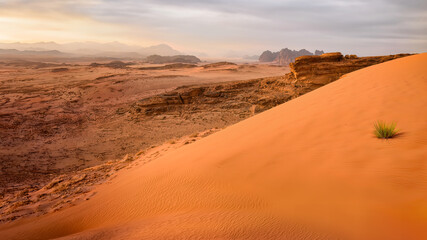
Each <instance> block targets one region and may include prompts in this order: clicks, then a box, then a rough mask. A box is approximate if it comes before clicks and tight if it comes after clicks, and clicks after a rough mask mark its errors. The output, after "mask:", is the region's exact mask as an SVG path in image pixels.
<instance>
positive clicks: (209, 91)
mask: <svg viewBox="0 0 427 240" xmlns="http://www.w3.org/2000/svg"><path fill="white" fill-rule="evenodd" d="M295 95H296V94H295V93H294V92H293V86H291V85H290V84H287V83H286V80H285V78H284V77H270V78H260V79H254V80H247V81H238V82H228V83H216V84H208V85H194V86H184V87H180V88H177V89H176V90H174V91H171V92H168V93H165V94H161V95H157V96H154V97H149V98H146V99H142V100H140V101H138V102H137V103H135V104H134V105H133V106H132V107H131V109H130V112H131V113H133V114H134V115H139V114H142V115H144V116H157V115H162V114H167V115H176V116H180V115H182V114H184V113H185V114H195V113H198V112H202V111H203V112H228V113H234V114H235V115H236V116H240V117H243V118H245V117H249V116H251V115H253V114H255V113H258V112H262V111H264V110H267V109H270V108H272V107H274V106H276V105H278V104H281V103H284V102H286V101H288V100H289V99H291V98H292V96H295Z"/></svg>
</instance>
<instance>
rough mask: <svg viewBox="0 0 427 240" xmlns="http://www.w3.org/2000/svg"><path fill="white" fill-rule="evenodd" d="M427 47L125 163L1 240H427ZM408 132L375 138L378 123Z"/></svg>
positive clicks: (1, 233) (9, 229)
mask: <svg viewBox="0 0 427 240" xmlns="http://www.w3.org/2000/svg"><path fill="white" fill-rule="evenodd" d="M426 65H427V54H421V55H416V56H411V57H406V58H402V59H397V60H394V61H391V62H387V63H384V64H380V65H376V66H372V67H369V68H366V69H362V70H360V71H357V72H354V73H351V74H349V75H348V76H346V77H344V78H342V79H341V80H339V81H336V82H334V83H331V84H330V85H328V86H326V87H322V88H320V89H318V90H316V91H314V92H311V93H308V94H306V95H304V96H302V97H300V98H297V99H295V100H292V101H290V102H288V103H285V104H283V105H281V106H279V107H276V108H274V109H272V110H269V111H267V112H264V113H262V114H259V115H257V116H255V117H253V118H250V119H248V120H246V121H243V122H241V123H239V124H236V125H234V126H232V127H229V128H227V129H226V130H224V131H221V132H219V133H217V134H214V135H212V136H210V137H207V138H205V139H202V140H201V141H198V142H196V143H194V144H190V145H187V146H185V147H183V148H180V149H178V150H176V151H174V152H171V153H170V154H168V155H166V156H164V157H162V158H160V159H158V160H157V161H154V162H151V163H150V164H147V165H142V166H140V167H135V168H133V169H130V170H127V171H126V172H123V174H121V175H120V176H118V177H117V178H116V179H115V180H113V182H112V183H111V184H106V185H104V186H101V187H99V189H98V190H97V191H98V193H97V195H96V196H95V197H94V198H92V199H90V200H89V201H86V202H84V203H82V204H80V205H78V206H76V207H73V208H69V209H67V210H64V211H60V212H57V213H54V214H50V215H46V216H44V217H41V218H38V219H30V220H27V221H21V222H17V223H16V224H15V225H6V226H2V227H1V228H0V238H1V239H46V238H55V237H63V236H66V237H65V238H66V239H86V238H93V239H110V238H113V239H210V238H215V239H227V238H231V239H236V238H240V239H250V238H253V239H274V238H279V239H333V238H341V239H426V238H427V231H426V229H427V165H426V161H427V121H426V120H427V111H426V110H427V95H426V93H427V71H426V69H425V66H426ZM378 119H382V120H386V121H396V122H397V123H398V127H399V128H400V129H401V131H402V134H401V135H400V136H398V137H397V138H395V139H392V140H379V139H376V138H375V137H373V134H372V130H373V122H375V121H376V120H378Z"/></svg>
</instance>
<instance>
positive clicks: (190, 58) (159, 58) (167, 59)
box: [145, 55, 201, 64]
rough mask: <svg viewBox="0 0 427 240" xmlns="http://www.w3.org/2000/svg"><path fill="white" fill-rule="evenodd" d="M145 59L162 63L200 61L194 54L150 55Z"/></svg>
mask: <svg viewBox="0 0 427 240" xmlns="http://www.w3.org/2000/svg"><path fill="white" fill-rule="evenodd" d="M145 61H147V62H149V63H155V64H162V63H199V62H201V61H200V59H199V58H197V57H195V56H192V55H175V56H159V55H151V56H148V57H147V58H146V59H145Z"/></svg>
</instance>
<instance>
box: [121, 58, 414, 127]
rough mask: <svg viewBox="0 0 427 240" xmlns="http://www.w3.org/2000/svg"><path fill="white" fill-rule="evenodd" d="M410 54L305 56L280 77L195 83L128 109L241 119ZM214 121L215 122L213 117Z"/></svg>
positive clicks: (143, 114) (134, 114) (136, 115)
mask: <svg viewBox="0 0 427 240" xmlns="http://www.w3.org/2000/svg"><path fill="white" fill-rule="evenodd" d="M407 55H408V54H399V55H390V56H379V57H360V58H359V57H357V56H356V55H346V56H343V55H342V54H341V53H327V54H322V55H320V56H303V57H299V58H297V59H296V61H295V63H291V64H290V69H291V72H290V73H288V74H286V75H284V76H280V77H270V78H260V79H254V80H248V81H238V82H228V83H217V84H209V85H194V86H185V87H180V88H177V89H176V90H174V91H171V92H168V93H165V94H161V95H157V96H154V97H150V98H146V99H142V100H140V101H138V102H136V103H135V104H133V105H132V107H131V108H130V109H129V112H130V113H131V114H130V115H131V116H132V118H133V119H141V118H144V117H153V116H159V115H163V116H165V117H166V116H175V117H180V116H184V115H185V116H189V115H191V116H192V117H196V118H197V116H200V117H202V116H206V115H208V114H209V113H211V115H212V114H217V116H216V117H217V118H218V119H217V120H220V119H223V118H228V120H227V122H229V123H233V122H237V121H239V120H240V119H242V118H246V117H249V116H252V115H253V114H255V113H258V112H262V111H264V110H267V109H270V108H272V107H274V106H277V105H278V104H281V103H284V102H286V101H289V100H290V99H293V98H296V97H298V96H300V95H302V94H305V93H307V92H310V91H312V90H314V89H316V88H319V87H321V86H323V85H326V84H328V83H330V82H333V81H335V80H337V79H339V78H340V77H341V76H343V75H344V74H347V73H349V72H352V71H355V70H358V69H361V68H364V67H368V66H371V65H374V64H378V63H382V62H385V61H389V60H393V59H396V58H399V57H404V56H407ZM213 121H215V120H214V119H213Z"/></svg>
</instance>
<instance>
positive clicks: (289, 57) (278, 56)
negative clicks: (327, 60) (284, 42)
mask: <svg viewBox="0 0 427 240" xmlns="http://www.w3.org/2000/svg"><path fill="white" fill-rule="evenodd" d="M323 53H324V52H323V51H320V50H316V51H315V52H314V55H321V54H323ZM306 55H307V56H311V55H313V53H311V52H309V51H307V50H305V49H301V50H299V51H296V50H290V49H288V48H285V49H282V50H280V52H271V51H268V50H267V51H265V52H263V53H262V54H261V56H260V57H259V61H260V62H273V63H277V64H280V65H283V66H286V65H288V64H290V63H292V62H294V61H295V58H297V57H300V56H306Z"/></svg>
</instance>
